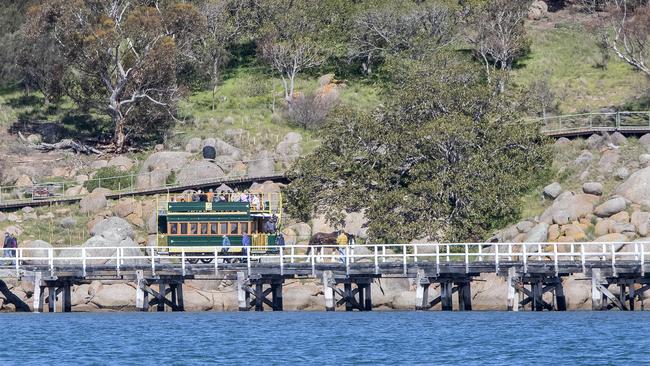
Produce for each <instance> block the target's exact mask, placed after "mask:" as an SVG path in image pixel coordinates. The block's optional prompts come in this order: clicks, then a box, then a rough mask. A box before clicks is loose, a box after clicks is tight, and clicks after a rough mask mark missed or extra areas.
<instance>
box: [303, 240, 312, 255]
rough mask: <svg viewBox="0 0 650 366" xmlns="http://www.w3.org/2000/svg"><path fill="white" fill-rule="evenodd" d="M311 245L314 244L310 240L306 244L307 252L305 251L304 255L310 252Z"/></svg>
mask: <svg viewBox="0 0 650 366" xmlns="http://www.w3.org/2000/svg"><path fill="white" fill-rule="evenodd" d="M313 245H314V244H313V243H312V242H311V240H310V241H309V244H308V245H307V253H305V255H309V253H311V248H312V246H313Z"/></svg>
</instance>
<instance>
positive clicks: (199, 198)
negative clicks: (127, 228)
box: [158, 192, 282, 263]
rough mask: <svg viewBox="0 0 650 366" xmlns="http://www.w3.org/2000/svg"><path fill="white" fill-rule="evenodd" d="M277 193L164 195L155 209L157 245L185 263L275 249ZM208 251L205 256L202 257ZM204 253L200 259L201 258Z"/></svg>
mask: <svg viewBox="0 0 650 366" xmlns="http://www.w3.org/2000/svg"><path fill="white" fill-rule="evenodd" d="M281 218H282V195H281V193H224V194H213V193H212V192H209V193H200V192H199V193H186V194H180V195H174V196H168V197H167V199H166V201H165V202H163V204H162V206H161V205H159V213H158V245H159V246H162V247H165V248H166V249H163V250H162V253H166V254H169V255H181V253H182V252H184V254H185V256H189V257H192V258H187V259H186V260H187V261H188V262H190V263H198V261H199V260H200V261H201V262H203V263H210V262H211V261H212V259H213V257H214V255H215V247H222V248H221V249H218V255H219V256H223V257H224V259H225V260H226V261H229V259H228V257H236V258H241V257H242V256H243V255H244V253H245V252H244V246H245V245H246V246H248V245H250V250H251V254H266V253H269V254H271V253H272V254H277V252H278V249H277V247H275V248H273V247H272V246H274V245H276V240H277V238H278V235H277V233H278V223H279V222H280V220H281ZM207 256H210V258H207ZM201 257H206V258H201Z"/></svg>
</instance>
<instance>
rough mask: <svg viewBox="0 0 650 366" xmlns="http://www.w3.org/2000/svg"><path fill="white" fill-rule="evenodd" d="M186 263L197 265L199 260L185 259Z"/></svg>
mask: <svg viewBox="0 0 650 366" xmlns="http://www.w3.org/2000/svg"><path fill="white" fill-rule="evenodd" d="M187 263H190V264H197V263H199V258H187Z"/></svg>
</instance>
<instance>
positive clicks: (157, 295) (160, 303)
mask: <svg viewBox="0 0 650 366" xmlns="http://www.w3.org/2000/svg"><path fill="white" fill-rule="evenodd" d="M136 276H137V288H136V295H135V307H136V309H138V310H140V311H149V307H150V306H154V305H155V306H156V310H157V311H165V305H167V307H169V308H170V309H171V311H185V305H184V302H183V282H184V281H183V277H182V276H161V277H156V278H145V277H144V275H143V272H142V271H136ZM154 284H157V285H158V291H156V290H154V289H153V288H152V285H154ZM149 295H151V297H152V299H151V300H149ZM168 295H169V298H168Z"/></svg>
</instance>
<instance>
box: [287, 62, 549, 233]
mask: <svg viewBox="0 0 650 366" xmlns="http://www.w3.org/2000/svg"><path fill="white" fill-rule="evenodd" d="M432 65H436V67H432ZM392 69H394V70H400V72H398V73H396V78H395V84H394V87H392V88H391V90H389V91H388V92H387V95H389V96H390V99H389V100H387V106H386V107H385V108H384V109H382V110H379V111H376V112H375V113H371V114H368V113H360V112H355V111H353V110H339V111H338V113H337V114H336V116H335V117H334V118H332V120H331V122H330V123H329V124H328V125H327V126H326V128H325V131H324V136H325V139H324V141H323V143H322V145H321V146H320V147H318V148H317V150H316V151H315V152H314V154H311V155H310V156H308V157H306V158H304V159H303V160H301V161H300V163H299V164H298V165H297V166H296V167H295V170H294V179H295V180H294V181H293V182H292V184H291V186H290V190H289V201H290V206H291V207H292V208H293V209H294V210H295V211H294V214H295V215H299V216H302V217H303V218H306V217H307V216H308V215H309V214H310V213H311V212H318V213H324V214H326V215H327V216H328V217H329V218H330V219H331V220H332V221H334V222H336V221H337V220H340V219H341V217H342V215H341V213H342V212H344V211H359V210H364V211H365V214H366V216H367V217H368V219H369V233H370V235H371V236H372V237H373V238H374V239H378V240H385V241H389V242H393V241H403V240H413V239H416V238H424V237H428V238H430V239H434V240H439V239H445V240H480V239H482V238H483V237H484V236H485V235H486V233H487V232H488V231H489V230H490V229H493V226H494V225H495V224H497V223H500V222H502V221H503V220H507V219H508V218H512V217H513V216H514V215H516V214H517V207H518V199H519V196H520V195H521V194H522V193H524V192H526V191H527V190H529V189H531V188H532V187H534V186H535V185H536V184H538V180H539V179H540V178H542V177H544V175H545V174H546V173H547V171H548V170H547V169H548V166H549V163H550V151H549V150H548V147H547V145H546V142H545V141H544V139H543V138H542V137H541V136H540V135H539V134H538V132H537V131H535V129H531V128H528V126H525V125H523V124H521V123H518V122H519V120H518V117H517V115H518V114H519V113H518V111H517V108H518V105H517V104H516V103H515V102H513V101H516V100H517V96H516V95H508V96H505V95H503V94H498V93H495V92H494V87H493V86H491V85H490V84H488V83H487V81H486V78H485V75H484V74H483V73H482V72H481V68H480V67H479V66H477V65H476V64H475V63H473V62H471V61H470V60H466V59H464V58H463V57H461V56H458V55H457V54H443V55H439V56H437V57H435V58H432V59H427V60H424V61H417V62H414V61H410V62H408V64H403V63H398V64H395V65H393V66H392Z"/></svg>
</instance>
